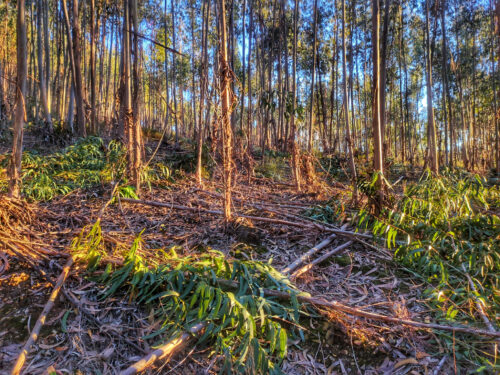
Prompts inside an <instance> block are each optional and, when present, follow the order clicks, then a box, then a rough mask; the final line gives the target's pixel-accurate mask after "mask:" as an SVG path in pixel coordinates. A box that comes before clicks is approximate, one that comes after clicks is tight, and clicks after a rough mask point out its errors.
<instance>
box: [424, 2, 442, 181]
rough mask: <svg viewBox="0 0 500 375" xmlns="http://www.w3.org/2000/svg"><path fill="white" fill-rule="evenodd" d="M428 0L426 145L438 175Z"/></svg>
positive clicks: (426, 3) (426, 11)
mask: <svg viewBox="0 0 500 375" xmlns="http://www.w3.org/2000/svg"><path fill="white" fill-rule="evenodd" d="M429 17H430V16H429V0H426V2H425V30H426V32H425V34H426V37H425V50H426V58H425V61H426V64H425V65H426V66H425V77H426V84H427V145H428V150H429V151H428V153H429V166H430V169H431V171H432V173H434V174H438V173H439V170H438V158H437V139H436V123H435V122H434V107H433V104H432V90H433V88H432V61H431V60H432V59H431V43H430V25H429V23H430V22H429Z"/></svg>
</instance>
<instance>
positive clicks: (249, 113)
mask: <svg viewBox="0 0 500 375" xmlns="http://www.w3.org/2000/svg"><path fill="white" fill-rule="evenodd" d="M249 1H250V10H249V12H248V15H249V17H250V27H249V28H248V30H249V31H248V59H247V81H248V93H247V102H248V109H247V139H248V146H247V147H248V151H247V152H248V153H249V154H251V153H252V128H253V124H252V122H253V105H252V64H251V62H252V36H253V32H254V31H253V6H254V2H253V0H249ZM250 172H251V171H250V170H249V171H248V179H249V180H250Z"/></svg>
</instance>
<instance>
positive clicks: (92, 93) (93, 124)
mask: <svg viewBox="0 0 500 375" xmlns="http://www.w3.org/2000/svg"><path fill="white" fill-rule="evenodd" d="M95 28H96V26H95V0H90V111H91V112H90V129H91V132H92V133H93V134H97V123H96V100H95V99H96V92H95V73H96V69H95V65H96V64H95V53H96V52H95V39H96V35H95V34H96V33H95ZM103 47H104V46H103Z"/></svg>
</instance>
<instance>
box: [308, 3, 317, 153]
mask: <svg viewBox="0 0 500 375" xmlns="http://www.w3.org/2000/svg"><path fill="white" fill-rule="evenodd" d="M313 9H314V11H313V14H314V15H313V18H314V19H313V61H312V67H311V89H310V90H311V104H310V106H309V134H308V140H307V151H309V152H311V151H312V145H313V136H312V134H313V127H314V126H313V125H314V78H315V77H314V75H315V72H316V43H317V40H316V39H317V27H318V16H317V13H318V0H314V6H313Z"/></svg>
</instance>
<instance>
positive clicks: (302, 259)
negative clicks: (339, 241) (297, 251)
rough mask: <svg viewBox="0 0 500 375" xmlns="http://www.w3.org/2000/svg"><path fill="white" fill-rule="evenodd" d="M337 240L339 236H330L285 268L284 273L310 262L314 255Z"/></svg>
mask: <svg viewBox="0 0 500 375" xmlns="http://www.w3.org/2000/svg"><path fill="white" fill-rule="evenodd" d="M335 238H337V235H336V234H335V233H334V234H332V235H330V236H329V237H327V238H325V239H324V240H323V241H321V242H320V243H319V244H317V245H316V246H314V247H313V248H311V249H310V250H309V251H308V252H306V253H305V254H303V255H302V256H301V257H299V258H297V259H296V260H295V261H294V262H292V263H291V264H290V265H288V266H287V267H285V268H284V269H283V271H282V272H283V273H285V274H287V273H290V272H292V271H293V270H295V269H296V268H297V267H298V266H300V265H301V264H303V263H305V262H307V261H309V259H311V257H312V256H313V255H314V254H316V253H317V252H318V251H320V250H321V249H323V248H324V247H326V246H328V245H329V244H330V243H331V242H332V241H333V240H334V239H335Z"/></svg>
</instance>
